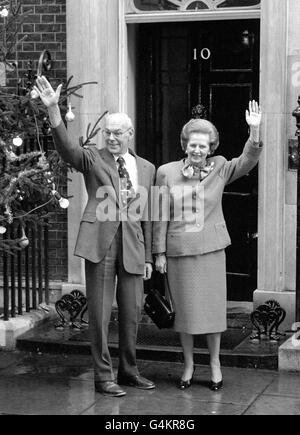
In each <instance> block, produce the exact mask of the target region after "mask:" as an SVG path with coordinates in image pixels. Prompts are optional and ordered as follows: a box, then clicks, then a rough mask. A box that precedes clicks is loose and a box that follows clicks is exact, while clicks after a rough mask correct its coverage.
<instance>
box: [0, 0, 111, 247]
mask: <svg viewBox="0 0 300 435" xmlns="http://www.w3.org/2000/svg"><path fill="white" fill-rule="evenodd" d="M21 3H22V1H21V0H15V1H13V0H10V2H9V3H8V2H3V1H0V20H1V18H2V23H0V41H2V42H0V44H1V45H0V63H1V64H2V67H3V65H4V66H5V68H7V69H8V70H9V71H10V72H11V73H14V72H15V74H16V76H17V89H16V90H12V89H11V88H9V87H6V86H4V87H3V86H2V87H0V251H6V252H10V253H12V252H14V250H16V249H21V248H25V247H27V246H28V244H29V240H28V238H27V236H26V232H25V229H26V225H27V224H28V223H29V222H38V223H39V224H45V225H46V224H47V222H48V218H49V216H50V214H51V213H55V211H56V210H57V208H58V207H61V208H67V207H68V205H69V200H68V198H64V197H62V196H61V194H60V187H61V185H62V184H63V183H64V181H65V177H66V169H67V166H66V164H65V163H64V162H62V161H61V159H60V157H59V155H58V154H57V153H56V151H53V150H52V151H47V148H48V146H47V145H48V142H49V141H48V139H49V138H50V141H51V128H50V124H49V121H48V116H47V111H46V109H45V107H44V106H43V104H42V103H41V101H40V99H39V97H38V95H37V94H36V92H35V91H34V90H33V86H34V84H35V80H36V77H37V75H41V74H47V70H48V69H50V67H51V57H50V53H48V52H47V51H45V52H43V53H42V54H41V57H40V61H39V63H38V66H37V71H36V73H35V72H34V71H33V69H32V64H30V65H29V70H28V73H27V75H26V77H25V78H21V79H20V78H19V76H18V64H17V62H16V61H13V60H12V59H13V58H14V53H15V51H16V50H17V48H18V42H17V40H18V37H17V36H18V31H19V28H20V25H21V24H22V22H23V21H24V15H21ZM19 42H20V41H19ZM72 79H73V78H72V77H71V78H70V79H69V80H68V81H67V83H65V84H64V86H63V90H62V92H61V97H60V106H61V108H62V109H63V110H64V111H65V113H66V121H68V122H72V121H73V120H74V118H75V115H74V114H73V112H72V107H71V104H70V97H71V96H75V97H78V98H82V95H80V94H79V93H78V91H79V90H80V89H81V88H82V87H83V86H86V85H90V84H96V82H89V83H82V84H79V85H75V86H73V85H72ZM103 116H104V115H102V116H101V117H100V118H99V120H98V121H97V122H96V124H95V126H94V127H93V128H91V125H89V127H88V130H87V137H86V139H83V137H82V138H80V139H79V140H80V144H81V146H86V145H88V144H89V143H90V141H91V140H92V139H93V137H95V136H96V134H97V133H98V132H99V130H100V128H99V127H98V125H99V122H100V120H101V119H102V117H103ZM16 224H17V226H18V227H19V237H18V238H16V239H12V240H11V239H9V237H8V236H7V234H8V233H9V231H7V230H8V229H9V227H10V226H12V225H16Z"/></svg>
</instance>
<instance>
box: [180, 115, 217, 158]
mask: <svg viewBox="0 0 300 435" xmlns="http://www.w3.org/2000/svg"><path fill="white" fill-rule="evenodd" d="M192 133H203V134H208V135H209V138H210V139H209V146H210V152H211V154H213V153H214V152H215V151H216V149H217V148H218V146H219V144H220V141H219V132H218V130H217V129H216V127H215V126H214V125H213V124H212V123H211V122H210V121H206V120H205V119H191V120H190V121H189V122H188V123H187V124H186V125H185V126H184V127H183V129H182V132H181V146H182V149H183V151H186V148H187V144H188V141H189V138H190V135H191V134H192Z"/></svg>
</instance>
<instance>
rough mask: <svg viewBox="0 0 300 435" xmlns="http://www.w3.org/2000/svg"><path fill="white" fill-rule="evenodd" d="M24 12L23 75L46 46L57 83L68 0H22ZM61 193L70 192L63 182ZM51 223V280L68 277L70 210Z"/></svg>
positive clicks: (62, 71) (62, 72)
mask: <svg viewBox="0 0 300 435" xmlns="http://www.w3.org/2000/svg"><path fill="white" fill-rule="evenodd" d="M22 5H23V6H22V9H23V12H27V11H31V12H30V14H29V16H28V17H26V21H25V23H24V24H23V26H22V32H21V33H20V34H19V38H20V39H21V38H22V37H23V36H24V35H28V37H27V39H26V40H25V41H23V42H22V44H20V45H19V48H18V53H17V58H18V66H19V75H20V77H24V74H25V73H26V72H27V70H28V62H29V61H33V69H34V70H35V71H36V69H37V63H38V59H39V57H40V54H41V52H42V51H43V50H45V49H47V50H49V51H50V53H51V57H52V60H53V68H52V70H51V71H50V72H48V73H47V77H48V78H49V79H50V81H51V83H52V84H53V85H54V86H57V85H58V84H59V83H60V82H61V81H62V80H66V78H67V65H66V63H67V62H66V0H22ZM8 79H9V83H8V85H9V87H15V86H16V83H17V80H16V75H15V74H10V75H9V76H8ZM60 191H61V193H62V194H63V193H64V194H65V193H66V186H62V188H61V189H60ZM51 224H52V225H51V227H50V246H49V248H50V252H49V258H50V260H49V265H50V270H49V276H50V280H66V279H67V262H68V260H67V258H68V252H67V212H66V211H61V212H58V213H57V215H56V216H54V217H53V219H52V222H51Z"/></svg>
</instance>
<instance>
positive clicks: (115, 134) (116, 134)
mask: <svg viewBox="0 0 300 435" xmlns="http://www.w3.org/2000/svg"><path fill="white" fill-rule="evenodd" d="M129 130H131V127H130V128H128V129H127V130H125V131H110V130H107V129H105V130H102V134H103V136H104V137H105V138H106V139H107V138H108V137H110V135H113V137H114V138H115V139H120V138H121V137H122V136H123V135H124V134H125V133H127V132H128V131H129Z"/></svg>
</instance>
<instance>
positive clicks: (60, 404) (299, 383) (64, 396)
mask: <svg viewBox="0 0 300 435" xmlns="http://www.w3.org/2000/svg"><path fill="white" fill-rule="evenodd" d="M116 363H117V361H116V360H114V365H115V366H116ZM139 367H140V371H141V373H142V374H143V375H144V376H146V377H148V378H149V379H152V380H154V381H155V382H156V384H157V390H155V391H140V390H136V389H134V388H126V391H127V393H128V394H127V396H126V397H125V398H121V399H114V398H105V397H103V396H101V395H99V394H98V393H95V391H94V383H93V370H92V363H91V358H90V356H88V355H47V354H33V353H32V354H30V353H26V352H16V353H5V352H0V414H1V415H12V414H13V415H16V414H22V415H61V414H63V415H177V416H178V415H181V416H184V415H194V416H197V415H299V414H300V375H297V374H279V373H277V372H274V371H261V370H250V369H236V368H224V370H223V374H224V381H225V388H224V390H223V391H222V392H218V393H213V392H211V391H210V390H209V389H208V381H209V369H208V367H205V366H197V371H196V375H195V384H194V385H193V387H192V388H191V389H189V390H188V391H186V392H182V391H180V390H178V389H177V388H176V382H177V380H178V379H179V377H180V375H181V370H182V365H181V364H179V363H163V362H162V363H159V362H146V361H140V362H139Z"/></svg>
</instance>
